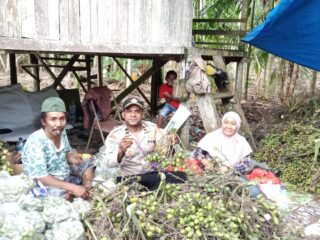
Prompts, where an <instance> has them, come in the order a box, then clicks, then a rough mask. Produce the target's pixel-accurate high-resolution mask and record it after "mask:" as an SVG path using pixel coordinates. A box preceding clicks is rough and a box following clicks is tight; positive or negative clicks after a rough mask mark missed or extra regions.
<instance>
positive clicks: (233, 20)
mask: <svg viewBox="0 0 320 240" xmlns="http://www.w3.org/2000/svg"><path fill="white" fill-rule="evenodd" d="M246 21H247V20H246V19H242V18H240V19H239V18H238V19H235V18H230V19H229V18H221V19H219V18H208V19H201V18H194V19H192V22H194V23H239V22H246Z"/></svg>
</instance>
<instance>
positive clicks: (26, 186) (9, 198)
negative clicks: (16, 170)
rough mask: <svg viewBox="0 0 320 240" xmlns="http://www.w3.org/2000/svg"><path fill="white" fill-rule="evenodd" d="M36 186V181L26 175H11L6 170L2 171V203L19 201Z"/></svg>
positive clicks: (0, 196) (0, 179)
mask: <svg viewBox="0 0 320 240" xmlns="http://www.w3.org/2000/svg"><path fill="white" fill-rule="evenodd" d="M33 187H34V181H33V180H32V179H31V178H29V177H27V176H25V175H17V176H10V175H9V174H8V173H6V172H1V173H0V203H5V202H17V201H18V199H19V198H20V197H21V196H22V195H24V194H26V193H28V192H29V191H30V190H31V189H32V188H33Z"/></svg>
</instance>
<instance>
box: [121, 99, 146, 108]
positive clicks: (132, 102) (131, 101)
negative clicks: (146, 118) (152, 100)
mask: <svg viewBox="0 0 320 240" xmlns="http://www.w3.org/2000/svg"><path fill="white" fill-rule="evenodd" d="M132 105H136V106H138V107H139V108H141V109H143V102H142V101H140V100H139V99H137V98H135V97H131V98H127V99H126V100H125V101H124V102H123V105H122V107H123V109H126V108H128V107H130V106H132Z"/></svg>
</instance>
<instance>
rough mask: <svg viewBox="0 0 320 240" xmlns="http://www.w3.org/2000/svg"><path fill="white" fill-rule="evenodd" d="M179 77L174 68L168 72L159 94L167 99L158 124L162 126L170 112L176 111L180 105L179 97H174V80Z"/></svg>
mask: <svg viewBox="0 0 320 240" xmlns="http://www.w3.org/2000/svg"><path fill="white" fill-rule="evenodd" d="M176 79H177V73H176V72H175V71H173V70H171V71H169V72H167V74H166V83H164V84H162V85H161V86H160V90H159V95H160V98H164V99H165V100H166V104H165V105H164V107H163V108H162V110H161V111H160V113H159V116H158V120H157V126H158V127H159V128H162V127H163V126H162V125H163V121H164V119H165V118H166V117H168V115H169V114H170V113H173V112H175V111H176V110H177V109H178V107H179V101H178V99H176V98H174V97H173V81H174V80H176Z"/></svg>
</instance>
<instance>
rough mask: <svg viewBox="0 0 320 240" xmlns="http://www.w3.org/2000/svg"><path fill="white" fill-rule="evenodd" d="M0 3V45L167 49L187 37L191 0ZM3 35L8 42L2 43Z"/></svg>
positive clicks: (0, 0)
mask: <svg viewBox="0 0 320 240" xmlns="http://www.w3.org/2000/svg"><path fill="white" fill-rule="evenodd" d="M0 6H1V7H0V49H16V48H19V46H21V47H24V46H26V45H25V43H26V41H29V43H33V44H36V43H37V41H39V44H38V45H37V44H36V46H33V47H34V48H35V50H38V51H49V50H52V49H43V48H45V46H46V44H44V43H50V44H51V45H52V46H55V47H56V46H60V47H61V51H68V46H69V47H70V46H72V48H70V49H69V50H72V51H74V50H75V46H78V47H79V50H81V49H80V48H81V47H84V46H85V47H86V49H91V48H94V47H96V46H100V47H101V46H103V45H109V46H120V47H122V48H119V49H121V50H122V51H123V50H125V49H126V47H141V48H143V47H142V46H149V47H152V46H156V47H165V48H167V50H168V49H170V47H171V48H174V47H190V46H191V42H192V41H191V40H192V35H191V32H192V0H174V1H172V0H0ZM9 39H11V40H15V41H14V43H12V46H11V47H8V46H4V45H5V43H6V44H8V43H10V41H9ZM19 41H21V44H19V43H20V42H19ZM42 41H43V42H42ZM102 48H103V47H102ZM17 50H24V49H17ZM54 50H56V49H54ZM92 50H93V51H95V50H97V49H92ZM100 50H101V49H100Z"/></svg>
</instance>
